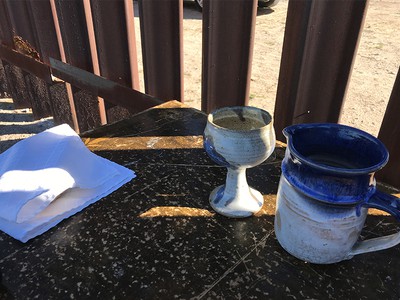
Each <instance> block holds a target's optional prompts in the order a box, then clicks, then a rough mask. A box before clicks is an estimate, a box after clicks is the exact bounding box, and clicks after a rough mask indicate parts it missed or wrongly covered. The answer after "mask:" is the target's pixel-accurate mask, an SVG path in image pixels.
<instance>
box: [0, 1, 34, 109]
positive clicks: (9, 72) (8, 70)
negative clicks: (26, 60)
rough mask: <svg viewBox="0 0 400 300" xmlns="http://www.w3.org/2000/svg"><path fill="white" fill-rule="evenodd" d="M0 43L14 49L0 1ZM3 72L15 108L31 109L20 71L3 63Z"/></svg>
mask: <svg viewBox="0 0 400 300" xmlns="http://www.w3.org/2000/svg"><path fill="white" fill-rule="evenodd" d="M0 26H1V30H0V42H1V43H3V44H5V45H7V46H8V47H10V48H14V41H13V29H12V26H11V20H10V16H9V13H8V9H7V5H6V2H5V1H0ZM3 66H4V72H5V75H6V80H7V89H8V92H9V94H11V97H12V98H13V102H14V106H15V107H16V108H25V107H31V101H30V99H29V94H28V93H27V88H26V84H25V79H24V75H23V72H22V70H21V69H19V68H17V67H15V66H13V65H11V64H9V63H8V62H6V61H3Z"/></svg>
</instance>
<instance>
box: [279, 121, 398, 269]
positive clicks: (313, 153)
mask: <svg viewBox="0 0 400 300" xmlns="http://www.w3.org/2000/svg"><path fill="white" fill-rule="evenodd" d="M283 133H284V135H285V136H286V138H287V148H286V153H285V158H284V160H283V162H282V175H281V179H280V183H279V190H278V195H277V209H276V216H275V232H276V236H277V239H278V241H279V243H280V244H281V245H282V247H283V248H284V249H286V250H287V251H288V252H289V253H291V254H292V255H294V256H296V257H298V258H300V259H302V260H305V261H308V262H312V263H321V264H326V263H334V262H338V261H341V260H344V259H350V258H352V257H353V256H354V255H356V254H361V253H366V252H371V251H377V250H382V249H386V248H389V247H392V246H394V245H397V244H398V243H400V233H396V234H393V235H389V236H385V237H380V238H375V239H370V240H366V241H359V236H360V233H361V230H362V228H363V226H364V222H365V219H366V217H367V212H368V208H377V209H380V210H383V211H386V212H388V213H390V214H391V215H393V216H395V217H396V218H397V219H398V220H400V201H399V199H398V198H396V197H394V196H391V195H388V194H385V193H382V192H380V191H378V190H377V189H376V185H375V179H374V173H375V172H376V171H378V170H380V169H381V168H383V166H384V165H385V164H386V163H387V161H388V159H389V154H388V151H387V150H386V148H385V146H384V145H383V144H382V142H380V141H379V140H378V139H376V138H375V137H373V136H372V135H370V134H368V133H366V132H364V131H361V130H358V129H356V128H352V127H349V126H344V125H339V124H327V123H325V124H299V125H293V126H290V127H287V128H285V129H284V131H283Z"/></svg>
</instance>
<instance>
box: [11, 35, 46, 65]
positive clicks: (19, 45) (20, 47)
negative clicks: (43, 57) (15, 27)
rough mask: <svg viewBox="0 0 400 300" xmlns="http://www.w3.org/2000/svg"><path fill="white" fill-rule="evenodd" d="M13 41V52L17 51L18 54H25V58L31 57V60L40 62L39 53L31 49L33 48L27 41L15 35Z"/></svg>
mask: <svg viewBox="0 0 400 300" xmlns="http://www.w3.org/2000/svg"><path fill="white" fill-rule="evenodd" d="M13 40H14V45H15V50H17V51H18V52H19V53H22V54H25V55H27V56H30V57H32V58H33V59H36V60H38V61H40V55H39V52H37V51H36V50H35V48H33V46H32V45H31V44H30V43H29V42H28V41H27V40H24V39H23V38H22V37H20V36H19V35H15V36H14V37H13Z"/></svg>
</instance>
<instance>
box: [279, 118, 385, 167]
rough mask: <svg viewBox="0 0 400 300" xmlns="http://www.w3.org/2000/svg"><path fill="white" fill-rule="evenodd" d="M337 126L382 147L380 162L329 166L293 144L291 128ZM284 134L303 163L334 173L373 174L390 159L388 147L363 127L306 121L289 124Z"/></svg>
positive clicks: (288, 144)
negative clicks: (300, 150)
mask: <svg viewBox="0 0 400 300" xmlns="http://www.w3.org/2000/svg"><path fill="white" fill-rule="evenodd" d="M327 126H329V127H335V128H339V129H347V130H351V131H354V132H356V133H357V134H358V135H360V136H363V137H366V138H367V139H368V140H370V141H371V142H373V143H375V144H376V145H377V146H378V147H379V148H380V149H379V151H380V152H381V153H382V158H381V160H380V162H379V163H377V164H374V165H372V166H369V167H365V168H354V169H349V168H340V167H334V166H328V165H323V164H317V163H315V162H314V161H313V160H311V159H309V158H307V157H306V156H304V155H302V154H301V153H300V152H298V151H297V149H296V148H295V147H294V145H293V141H292V138H291V136H292V135H293V132H290V131H291V130H292V131H293V130H294V129H303V128H310V127H327ZM282 132H283V135H284V136H285V137H286V139H287V147H288V148H289V150H290V152H291V153H293V154H294V156H295V157H296V158H297V159H298V160H299V161H300V162H302V163H305V164H306V165H309V166H310V167H313V168H315V169H318V170H321V171H325V172H329V173H333V174H342V175H345V174H347V175H361V174H371V173H374V172H376V171H378V170H380V169H382V168H383V167H384V166H385V165H386V164H387V162H388V160H389V152H388V150H387V148H386V146H385V145H384V144H383V143H382V142H381V141H380V140H379V139H378V138H376V137H374V136H373V135H371V134H370V133H368V132H365V131H363V130H361V129H358V128H355V127H352V126H348V125H343V124H337V123H304V124H295V125H291V126H288V127H286V128H284V129H283V131H282Z"/></svg>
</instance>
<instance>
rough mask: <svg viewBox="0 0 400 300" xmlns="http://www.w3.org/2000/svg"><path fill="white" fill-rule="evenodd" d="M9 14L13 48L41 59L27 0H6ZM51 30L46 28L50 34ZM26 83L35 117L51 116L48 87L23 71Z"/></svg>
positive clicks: (40, 80) (42, 81)
mask: <svg viewBox="0 0 400 300" xmlns="http://www.w3.org/2000/svg"><path fill="white" fill-rule="evenodd" d="M6 5H7V8H8V13H9V15H10V20H11V25H12V30H13V32H14V34H15V35H14V37H13V38H14V46H15V49H16V50H17V51H18V52H20V53H22V54H24V55H27V56H30V57H32V58H34V59H36V60H41V57H42V56H43V55H42V50H41V48H40V45H39V38H38V35H37V32H36V28H35V22H34V20H33V15H32V11H31V7H30V3H29V2H27V1H10V0H8V1H6ZM50 32H51V30H48V32H47V33H48V34H50ZM23 76H24V79H25V84H26V91H27V92H28V93H29V96H30V97H29V98H30V101H31V106H32V113H33V116H34V118H35V119H40V118H43V117H48V116H51V115H52V114H53V113H52V104H51V99H50V93H49V87H48V85H47V84H46V82H45V81H44V80H42V79H40V78H38V77H36V76H34V75H32V74H29V73H27V72H23Z"/></svg>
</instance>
